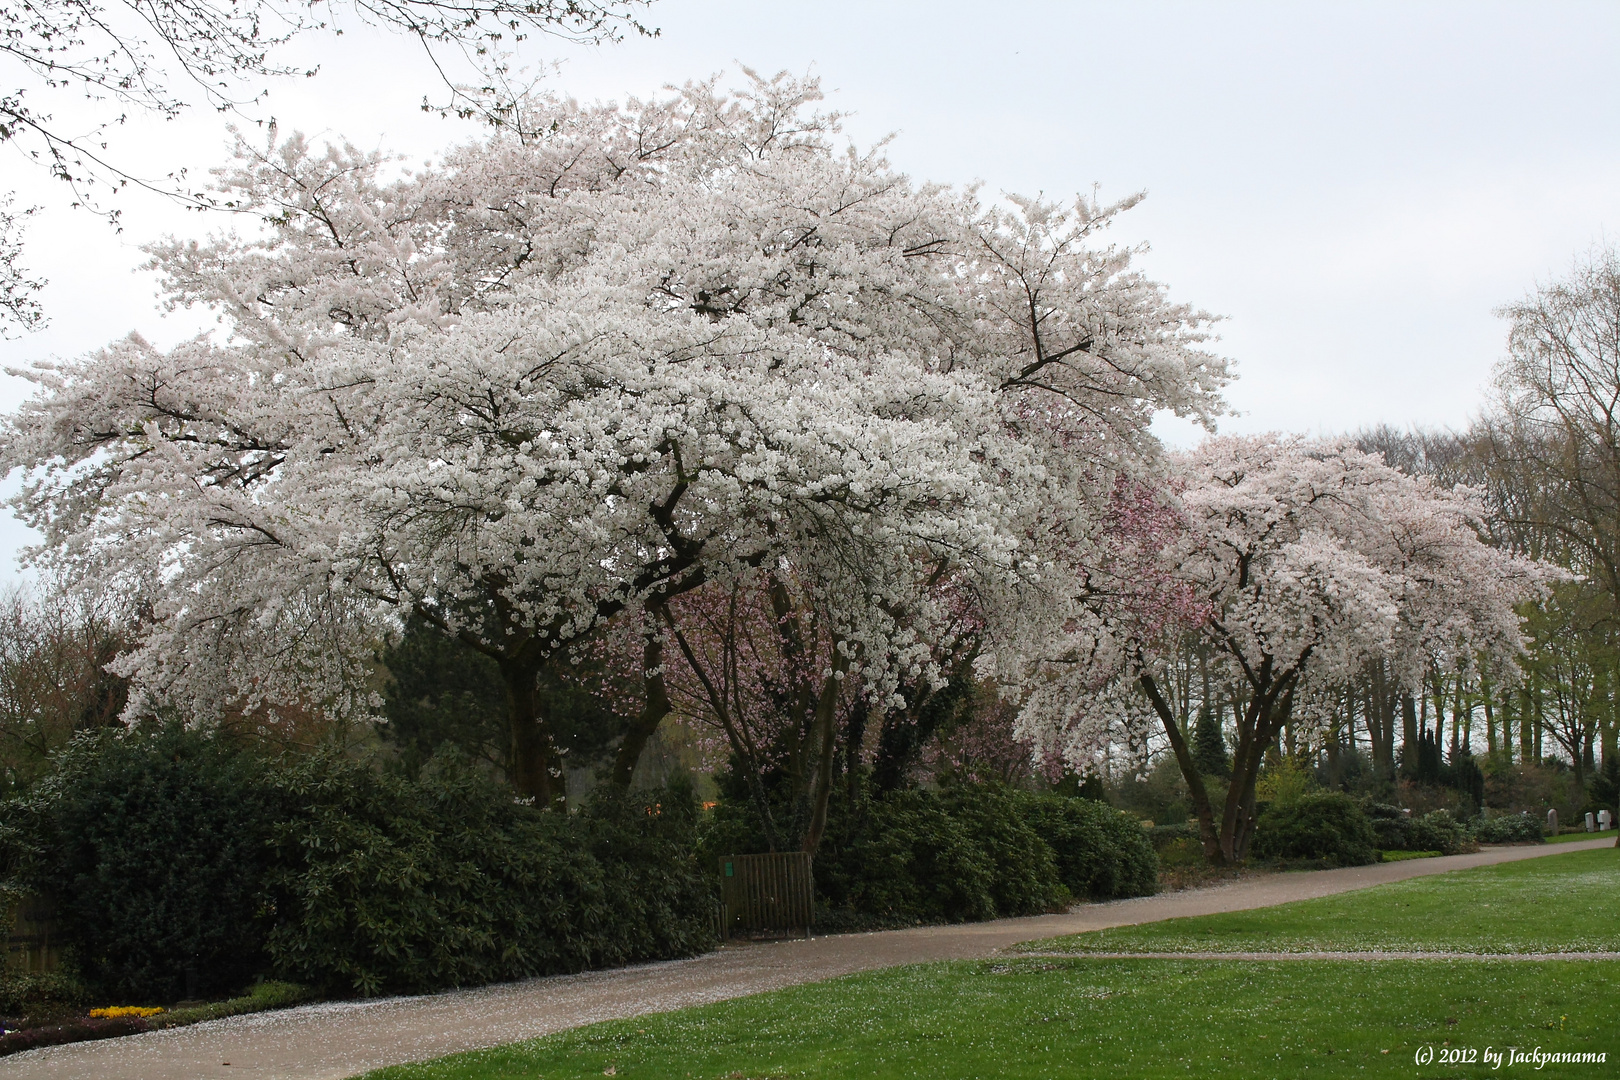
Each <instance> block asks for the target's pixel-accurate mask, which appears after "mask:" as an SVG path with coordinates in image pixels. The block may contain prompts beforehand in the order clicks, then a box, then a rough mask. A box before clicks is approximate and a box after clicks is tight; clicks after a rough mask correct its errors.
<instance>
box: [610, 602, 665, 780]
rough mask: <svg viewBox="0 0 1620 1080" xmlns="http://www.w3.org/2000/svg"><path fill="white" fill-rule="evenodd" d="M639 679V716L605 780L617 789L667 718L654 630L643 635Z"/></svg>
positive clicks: (660, 648)
mask: <svg viewBox="0 0 1620 1080" xmlns="http://www.w3.org/2000/svg"><path fill="white" fill-rule="evenodd" d="M641 678H642V685H643V686H644V687H645V688H646V692H645V695H644V697H643V699H642V704H641V712H640V713H639V714H637V716H636V718H635V719H634V720H633V721H631V722H630V728H629V730H627V731H626V732H625V733H624V741H623V742H621V743H620V744H619V751H618V753H616V754H615V755H614V756H613V771H612V772H610V773H609V774H608V778H609V780H610V781H611V782H612V783H614V784H617V785H618V786H619V787H621V788H629V787H630V781H631V780H632V779H633V778H634V777H635V775H636V763H637V762H639V761H640V760H641V754H642V752H643V751H644V750H645V749H646V748H647V741H648V740H649V739H651V738H652V737H653V732H655V731H657V730H658V725H659V724H660V723H662V722H663V719H664V717H665V716H668V715H669V711H670V709H671V707H672V706H671V705H670V702H669V688H668V686H667V684H666V683H665V682H664V637H663V635H662V634H661V633H659V632H658V631H657V629H651V630H649V631H648V633H647V637H646V641H645V644H644V645H643V646H642V652H641Z"/></svg>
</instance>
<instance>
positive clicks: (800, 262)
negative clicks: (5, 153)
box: [0, 76, 1226, 719]
mask: <svg viewBox="0 0 1620 1080" xmlns="http://www.w3.org/2000/svg"><path fill="white" fill-rule="evenodd" d="M818 98H819V92H818V90H817V87H816V85H815V84H814V83H813V82H796V81H794V80H792V79H789V78H786V77H781V76H779V77H777V78H776V79H774V80H770V81H766V80H760V79H757V78H754V79H753V82H752V84H751V88H750V89H749V90H747V91H746V92H743V93H739V94H735V95H731V96H726V95H723V94H721V93H719V92H717V91H716V89H715V86H714V84H712V83H705V84H697V85H691V86H688V87H687V88H686V89H685V90H684V91H682V92H680V93H677V94H675V95H673V96H671V97H669V98H667V99H664V100H659V101H654V102H638V101H633V100H632V101H630V102H629V103H628V104H626V105H624V106H623V107H619V106H614V105H599V106H582V105H579V104H577V103H575V102H572V101H564V100H556V99H550V98H534V99H530V100H526V101H524V102H522V103H521V106H520V110H519V112H520V113H521V118H522V123H521V124H515V125H514V126H513V127H512V128H510V129H508V130H506V131H504V132H497V134H495V135H494V136H493V137H492V138H490V139H489V140H487V141H485V142H481V143H478V144H474V145H470V146H466V147H463V148H461V149H459V150H456V151H454V152H453V153H451V154H450V155H449V156H448V157H447V158H446V159H445V161H444V162H443V163H442V164H441V165H439V166H437V167H432V168H427V169H424V170H422V171H420V172H416V173H406V172H402V171H400V170H399V169H398V167H397V165H396V164H395V163H392V162H390V161H388V160H386V159H383V158H380V157H378V156H375V155H367V154H362V153H359V152H357V151H355V150H353V149H352V148H341V149H333V148H327V149H323V150H317V149H315V148H313V147H311V146H310V145H309V144H308V143H307V142H306V141H304V140H303V139H301V138H299V137H293V138H289V139H286V140H284V141H280V142H276V141H274V140H272V142H271V143H270V144H269V145H268V146H267V147H266V148H264V149H262V150H254V149H252V148H250V147H248V146H246V145H245V144H244V145H242V146H241V147H240V148H239V152H238V156H237V163H236V165H235V166H233V167H231V168H229V169H225V170H222V171H221V173H220V187H221V190H222V192H223V193H224V194H225V196H227V197H229V198H230V199H231V200H232V201H233V202H234V203H235V204H236V205H237V206H238V207H239V208H241V209H243V210H246V211H250V212H253V213H256V214H259V215H260V216H261V217H262V218H263V220H264V222H265V228H264V230H263V233H262V235H260V236H258V237H253V238H247V239H243V238H238V237H235V236H220V237H215V238H213V239H211V240H209V241H208V242H206V243H199V242H191V241H178V240H171V241H168V242H165V243H163V244H160V245H157V246H155V247H154V248H153V249H152V252H153V257H154V263H155V265H156V266H157V267H158V268H160V269H161V270H162V272H163V273H164V275H165V280H166V287H167V290H168V294H169V296H170V299H171V302H172V303H174V304H201V305H208V306H210V307H212V308H214V309H216V310H217V311H218V312H219V313H220V316H221V319H222V322H223V325H224V329H223V331H222V332H221V333H220V334H219V335H217V336H211V337H204V338H199V339H197V340H194V341H191V342H188V343H186V344H184V345H181V346H179V347H177V348H174V349H171V350H168V351H166V352H165V351H161V350H157V349H154V348H152V347H150V346H148V345H147V344H145V343H144V342H143V341H141V340H140V339H139V338H138V337H131V338H130V339H129V340H127V341H124V342H122V343H119V344H116V345H113V346H111V347H109V348H107V349H105V350H103V351H101V352H99V353H96V354H95V355H92V356H89V357H86V358H84V359H80V360H76V361H72V362H69V363H64V364H60V365H40V366H39V367H37V368H36V369H34V370H31V371H29V372H26V373H24V374H26V375H27V376H28V377H29V378H31V379H33V380H34V381H35V382H36V384H37V385H38V392H37V393H36V395H35V397H34V398H33V399H32V400H31V401H30V402H29V403H28V404H27V405H25V406H24V407H23V409H22V410H21V411H20V412H19V413H17V414H16V415H15V416H13V417H11V418H9V419H8V420H7V422H6V425H5V428H4V431H3V434H0V439H3V453H0V461H3V463H4V466H5V467H6V468H8V469H12V468H21V469H23V470H24V471H25V473H26V477H25V480H26V483H25V486H24V488H23V490H22V493H21V494H20V495H18V496H17V497H16V498H15V499H14V500H13V503H12V505H13V507H14V508H15V509H16V511H17V512H18V513H19V515H20V516H21V517H22V518H23V519H24V520H26V521H28V522H29V523H30V524H32V525H34V526H35V527H36V528H39V529H40V530H41V531H42V532H43V533H44V535H45V541H44V543H43V544H42V545H41V547H40V548H39V549H38V550H37V551H35V553H34V554H33V558H34V559H35V560H37V561H38V562H39V563H41V564H43V565H45V566H47V567H50V568H53V569H55V570H57V571H60V572H62V573H63V574H64V575H66V576H67V577H68V578H70V579H71V580H73V581H75V582H77V583H78V585H79V587H81V588H84V589H87V590H108V589H116V590H120V591H123V592H125V593H127V594H130V595H133V596H138V597H139V598H140V599H141V601H142V602H143V603H144V604H145V605H146V606H147V609H148V610H149V612H150V615H149V619H148V622H147V626H146V628H145V632H144V635H143V637H142V639H141V642H140V645H139V647H138V648H137V649H136V650H135V651H133V652H132V653H130V654H128V655H127V656H125V657H124V658H123V659H122V660H121V661H120V663H121V665H122V670H123V671H125V672H126V673H128V674H130V675H132V676H134V677H135V680H136V684H137V687H138V688H139V689H140V691H141V695H138V696H137V698H136V700H135V703H134V705H133V706H132V707H133V708H142V707H145V706H146V705H148V704H150V703H153V702H165V703H167V704H169V705H170V706H173V707H177V708H181V709H183V710H186V711H187V712H189V713H190V714H191V715H193V716H195V717H196V718H198V719H204V718H206V717H208V716H210V715H213V714H214V713H217V711H218V710H220V709H222V708H226V707H244V706H247V707H251V706H253V705H255V704H257V703H260V702H272V703H273V702H275V701H278V700H279V701H286V700H298V701H300V702H302V703H305V704H317V705H319V706H321V707H324V708H327V709H332V710H336V711H346V712H355V711H358V712H364V711H365V710H366V709H367V707H368V700H369V699H368V697H367V695H366V693H365V691H364V679H363V675H364V672H365V670H366V667H367V661H368V660H369V656H370V650H371V649H372V648H373V646H374V643H375V642H376V640H377V639H378V637H379V635H382V634H386V633H388V632H389V630H390V628H391V627H393V626H395V625H397V620H398V618H399V616H400V615H401V613H403V612H406V611H411V610H414V611H416V612H418V613H421V614H424V615H426V616H428V617H430V618H432V619H434V620H435V621H438V622H439V623H440V624H441V625H442V626H444V627H445V628H446V629H448V630H450V631H451V632H454V633H458V634H459V635H460V636H462V638H463V639H464V640H467V641H468V642H469V643H470V644H473V645H474V646H475V647H478V648H481V649H484V650H485V651H486V652H489V653H490V654H491V655H493V656H496V657H497V658H498V659H501V658H505V659H511V658H513V657H516V656H519V655H520V654H521V655H522V656H527V657H531V658H532V657H534V656H538V655H542V654H547V653H549V652H551V651H555V650H557V649H558V648H560V647H561V646H562V645H563V644H564V643H566V642H569V641H573V640H578V639H579V638H580V637H581V636H582V635H585V634H588V633H590V632H592V631H593V630H594V629H595V628H596V627H597V626H598V625H600V624H601V622H602V621H603V620H605V619H610V618H612V617H614V616H615V615H617V614H618V613H619V612H620V611H623V610H625V609H631V608H635V607H636V606H637V605H640V604H643V603H645V602H646V601H647V600H648V598H650V597H656V596H658V595H662V594H667V593H669V592H673V591H679V590H681V589H686V588H692V587H695V586H697V585H698V584H700V583H702V582H705V581H714V580H716V579H720V578H724V577H727V576H729V575H736V574H746V573H751V572H754V571H755V570H757V568H759V567H761V566H776V565H791V567H792V569H793V572H794V573H795V574H799V575H803V576H805V577H806V578H807V579H808V580H813V581H814V582H815V583H816V586H817V589H818V591H819V592H820V593H821V594H822V595H824V596H828V597H831V598H832V599H833V601H834V602H833V605H832V607H833V611H834V613H835V617H836V619H837V620H838V621H839V624H840V629H839V634H840V637H841V638H843V639H844V640H847V641H849V642H851V643H852V645H855V646H858V649H857V650H855V651H857V652H858V653H859V656H860V658H861V663H864V664H865V665H867V666H868V668H869V669H870V671H871V672H872V675H871V677H873V678H881V673H882V672H884V671H892V670H896V669H898V668H900V667H907V666H909V667H910V668H912V669H918V668H919V666H925V665H926V662H927V648H926V644H925V642H926V641H927V636H928V627H929V625H930V619H932V618H935V617H936V615H937V614H938V613H937V612H935V610H934V609H935V608H937V607H938V604H937V603H935V602H933V601H931V600H930V599H929V591H928V585H929V583H930V582H937V581H938V577H939V573H940V572H941V568H942V567H948V568H949V572H950V573H952V574H954V575H958V576H960V577H961V578H962V579H963V580H964V581H969V582H971V583H973V584H974V587H977V588H981V589H983V590H985V591H986V595H991V594H994V593H996V591H997V590H1000V595H1003V596H1011V595H1013V594H1014V593H1018V592H1019V591H1020V590H1024V589H1027V586H1028V585H1029V583H1030V582H1031V581H1032V580H1034V579H1036V578H1038V577H1039V569H1040V566H1041V565H1043V560H1047V561H1049V560H1050V559H1051V558H1052V557H1053V556H1052V554H1051V552H1047V553H1045V554H1042V553H1041V550H1040V549H1041V548H1042V546H1043V545H1046V541H1044V540H1041V539H1039V538H1038V537H1037V536H1036V535H1035V533H1036V532H1037V531H1038V530H1037V524H1038V523H1041V522H1050V521H1057V522H1060V523H1061V525H1062V527H1063V529H1064V530H1066V531H1065V535H1066V537H1067V538H1068V539H1067V541H1066V546H1065V547H1064V549H1063V551H1064V554H1063V557H1064V558H1067V559H1070V560H1071V561H1073V560H1078V561H1080V562H1083V561H1084V560H1085V559H1086V558H1087V555H1088V550H1089V549H1088V547H1087V545H1089V544H1091V543H1093V542H1095V537H1096V535H1097V534H1098V532H1099V529H1100V527H1101V526H1100V525H1099V522H1101V521H1102V520H1103V519H1104V518H1105V517H1106V515H1105V514H1101V513H1099V512H1098V507H1099V505H1100V504H1103V503H1106V502H1107V501H1108V499H1109V498H1110V497H1111V493H1112V492H1113V490H1114V488H1115V486H1116V484H1117V482H1118V477H1119V476H1120V475H1122V474H1124V473H1131V472H1133V471H1141V470H1143V469H1144V468H1145V467H1146V465H1145V463H1147V462H1149V461H1150V460H1151V459H1152V457H1153V456H1154V453H1155V444H1154V443H1153V440H1152V439H1151V437H1150V436H1149V435H1148V434H1147V430H1146V429H1147V423H1148V421H1149V420H1150V419H1151V417H1152V415H1153V414H1154V413H1155V412H1156V411H1158V410H1163V409H1168V410H1173V411H1175V412H1177V413H1180V414H1182V415H1188V416H1192V417H1195V418H1198V419H1200V420H1205V421H1207V420H1208V418H1209V417H1210V416H1211V415H1213V414H1214V413H1215V412H1217V411H1218V410H1219V408H1220V400H1219V397H1218V392H1219V389H1220V387H1221V386H1222V384H1223V383H1224V381H1225V378H1226V373H1225V367H1224V363H1223V361H1221V360H1220V359H1219V358H1218V357H1215V356H1213V355H1211V354H1209V353H1207V352H1205V351H1203V350H1202V349H1201V348H1200V347H1199V345H1200V342H1202V341H1203V339H1204V329H1203V327H1204V323H1205V319H1204V317H1203V316H1201V315H1200V314H1198V313H1197V312H1194V311H1192V310H1190V309H1188V308H1185V307H1182V306H1179V305H1176V304H1172V303H1170V302H1169V301H1168V300H1167V299H1166V297H1165V295H1164V292H1163V290H1162V288H1161V287H1159V286H1157V285H1155V284H1154V283H1152V282H1150V281H1147V280H1145V279H1143V278H1142V277H1140V276H1139V275H1137V274H1135V273H1134V272H1133V271H1132V270H1131V269H1130V265H1129V262H1130V253H1129V252H1128V251H1123V250H1120V249H1117V248H1111V247H1099V246H1097V245H1096V243H1095V234H1096V232H1097V230H1099V229H1100V228H1102V227H1103V226H1105V225H1106V224H1107V222H1108V220H1109V219H1110V218H1111V216H1112V215H1113V214H1114V213H1116V212H1117V211H1119V210H1120V209H1123V208H1124V207H1125V206H1126V205H1128V203H1127V204H1121V205H1120V206H1118V207H1110V208H1101V207H1098V206H1095V205H1093V204H1090V203H1087V202H1085V201H1081V202H1079V203H1077V204H1076V206H1075V207H1073V208H1070V209H1067V210H1065V209H1060V208H1057V207H1054V206H1051V205H1048V204H1045V203H1041V202H1035V201H1027V200H1024V201H1018V200H1014V201H1012V202H1010V203H1009V204H1008V205H1007V206H1005V207H1002V206H989V207H987V206H984V205H982V204H981V203H980V202H979V201H978V199H977V198H976V196H975V195H974V193H973V192H972V191H965V192H964V191H959V190H953V189H949V188H944V187H938V186H931V185H919V184H914V183H912V182H911V181H909V180H908V179H907V178H906V177H904V176H902V175H900V174H899V173H897V172H895V171H894V170H893V168H892V167H891V166H890V165H889V163H888V162H887V161H886V160H885V159H884V158H883V157H882V156H881V155H880V154H878V153H876V152H871V153H861V152H857V151H855V150H853V149H848V150H840V149H837V148H836V147H835V146H834V144H833V136H834V133H835V132H836V130H837V117H836V116H834V115H827V114H822V113H817V112H814V111H812V108H811V106H812V105H813V103H814V101H815V100H817V99H818ZM1041 527H1042V528H1044V527H1045V526H1041ZM1047 546H1050V545H1047ZM1004 607H1007V608H1008V610H1010V609H1011V608H1010V605H1004ZM1008 633H1009V634H1011V633H1012V631H1008Z"/></svg>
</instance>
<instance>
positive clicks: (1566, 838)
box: [1547, 829, 1616, 844]
mask: <svg viewBox="0 0 1620 1080" xmlns="http://www.w3.org/2000/svg"><path fill="white" fill-rule="evenodd" d="M1615 831H1616V830H1614V829H1606V830H1604V831H1603V832H1569V833H1561V834H1560V835H1558V836H1549V837H1547V843H1549V844H1574V843H1578V842H1580V841H1582V840H1604V839H1609V840H1612V839H1614V835H1615Z"/></svg>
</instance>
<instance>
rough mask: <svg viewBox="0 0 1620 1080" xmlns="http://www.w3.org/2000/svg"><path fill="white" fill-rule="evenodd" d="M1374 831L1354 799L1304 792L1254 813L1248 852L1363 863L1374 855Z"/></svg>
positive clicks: (1334, 862)
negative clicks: (1256, 818)
mask: <svg viewBox="0 0 1620 1080" xmlns="http://www.w3.org/2000/svg"><path fill="white" fill-rule="evenodd" d="M1374 840H1375V837H1374V833H1373V829H1372V826H1371V825H1370V824H1369V823H1368V821H1367V816H1366V815H1365V814H1364V813H1362V810H1361V807H1359V806H1357V805H1356V802H1355V800H1354V799H1352V798H1350V797H1349V796H1348V795H1344V794H1342V793H1340V792H1336V791H1335V792H1325V793H1317V794H1310V795H1305V796H1302V797H1301V798H1299V799H1298V800H1296V801H1294V802H1291V803H1288V804H1287V805H1281V806H1272V807H1269V808H1268V809H1267V810H1266V812H1265V813H1263V814H1261V815H1260V820H1259V822H1258V823H1257V827H1256V830H1255V838H1254V853H1255V854H1256V855H1257V856H1259V857H1261V858H1267V859H1286V860H1301V861H1310V862H1319V863H1322V864H1325V865H1331V866H1363V865H1365V864H1367V863H1370V862H1375V861H1377V859H1378V852H1377V851H1376V850H1375V849H1374V847H1373V844H1374Z"/></svg>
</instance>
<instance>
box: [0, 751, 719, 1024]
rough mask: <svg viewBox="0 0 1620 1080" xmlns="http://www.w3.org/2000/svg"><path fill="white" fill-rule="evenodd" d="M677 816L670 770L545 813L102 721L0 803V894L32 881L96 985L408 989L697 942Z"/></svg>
mask: <svg viewBox="0 0 1620 1080" xmlns="http://www.w3.org/2000/svg"><path fill="white" fill-rule="evenodd" d="M697 814H698V811H697V807H696V800H695V798H694V796H693V793H692V791H691V788H690V786H689V785H688V786H686V787H684V788H682V787H672V788H669V789H665V790H662V791H657V792H638V793H636V794H634V795H631V794H627V793H623V792H619V791H617V790H608V791H604V792H602V793H600V794H599V795H598V796H597V797H596V798H593V799H592V800H590V802H589V803H588V804H587V806H586V807H585V808H584V809H583V810H582V811H580V812H576V813H573V814H557V813H553V812H548V811H542V810H538V809H536V808H534V807H532V806H525V805H521V804H520V803H518V802H516V801H514V800H513V798H512V796H511V793H510V792H509V791H507V790H506V789H504V788H502V787H500V786H499V785H497V784H495V783H494V782H493V781H491V780H489V779H487V778H485V777H483V776H481V775H479V774H478V773H477V772H476V771H475V770H473V769H470V768H467V767H464V766H462V765H460V764H458V763H457V762H455V761H452V760H446V759H440V760H438V761H436V762H430V763H429V764H428V765H426V766H425V767H424V768H423V769H422V770H421V773H420V775H419V777H418V778H416V779H410V778H407V777H405V776H402V775H399V774H397V773H387V772H383V771H380V770H378V769H376V768H373V767H372V766H371V765H370V764H367V763H364V762H357V761H352V760H347V759H345V758H343V757H341V756H339V755H337V754H331V753H323V754H318V755H315V756H313V757H309V758H303V759H289V760H285V761H281V762H277V763H271V762H267V761H265V760H263V759H261V758H259V757H256V756H255V755H253V754H251V753H249V752H247V751H246V750H244V749H242V748H240V747H238V746H236V745H235V744H233V743H232V742H231V741H230V740H229V739H228V738H227V737H225V736H223V735H203V734H198V733H196V732H188V731H183V730H180V729H168V728H165V729H161V730H155V731H144V732H132V733H125V734H112V733H106V734H102V735H99V736H96V737H93V738H84V739H81V740H79V741H78V742H76V743H74V744H73V746H72V747H70V748H69V750H68V752H67V753H66V754H64V755H63V756H62V757H61V758H60V760H59V761H58V764H57V769H56V771H55V772H54V773H53V774H52V775H51V776H50V777H48V778H47V779H46V780H44V781H42V782H41V783H40V784H38V785H36V786H35V787H34V788H33V789H32V790H31V791H30V792H29V793H28V795H27V796H26V797H25V798H21V799H17V800H13V801H12V802H11V803H9V804H7V805H5V806H3V807H0V870H3V874H0V890H3V895H0V899H4V898H6V897H12V898H15V897H18V896H21V895H25V894H29V893H34V894H40V893H43V894H46V895H49V896H52V897H54V898H55V903H56V910H57V919H58V923H59V925H60V927H61V931H62V933H63V937H64V939H65V940H67V941H69V942H71V950H72V953H73V955H74V956H75V958H76V965H77V968H78V970H79V972H80V974H81V975H82V978H83V981H84V983H85V985H86V986H87V988H88V989H89V991H90V992H91V993H92V994H94V996H96V997H98V998H101V999H105V1000H135V1001H158V1002H172V1001H175V1000H178V999H180V998H182V997H187V996H192V995H198V996H208V997H218V996H224V995H226V994H230V993H233V992H237V991H240V990H242V989H244V988H245V987H247V986H248V985H249V984H250V983H251V982H252V980H253V978H254V977H255V976H257V975H263V974H274V975H276V976H279V977H282V978H288V979H292V980H295V981H296V982H298V983H301V984H305V985H307V986H310V987H312V988H314V989H317V990H319V991H321V992H323V993H336V994H350V993H358V994H376V993H385V992H388V993H409V992H419V991H425V990H433V989H438V988H441V987H447V986H462V985H471V984H476V983H483V982H489V981H492V980H497V979H510V978H520V977H524V976H529V975H539V974H548V973H552V972H563V971H578V970H580V969H582V968H587V967H599V966H609V965H616V964H624V963H631V962H635V961H641V960H655V959H665V958H670V957H675V956H686V955H691V954H693V953H696V952H698V951H701V950H702V949H705V948H707V947H709V946H710V945H712V943H713V933H714V931H713V911H714V894H713V889H712V885H711V882H710V881H709V879H708V878H707V877H706V876H705V875H704V874H703V873H702V872H701V870H700V868H699V866H698V863H697V861H696V858H695V855H694V849H695V830H696V822H697Z"/></svg>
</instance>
